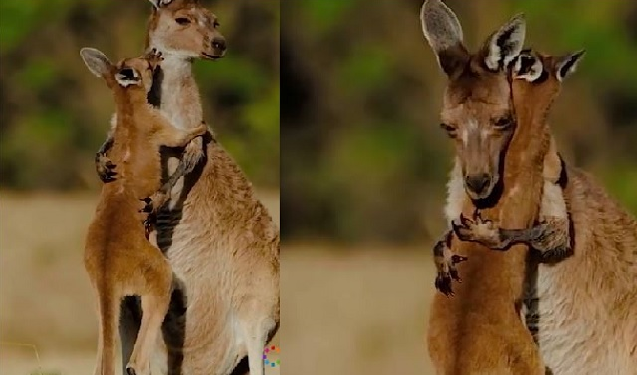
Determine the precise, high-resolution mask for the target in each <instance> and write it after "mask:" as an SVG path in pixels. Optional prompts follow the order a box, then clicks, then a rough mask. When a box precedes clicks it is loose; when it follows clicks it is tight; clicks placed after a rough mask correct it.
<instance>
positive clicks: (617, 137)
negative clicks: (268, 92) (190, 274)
mask: <svg viewBox="0 0 637 375" xmlns="http://www.w3.org/2000/svg"><path fill="white" fill-rule="evenodd" d="M422 2H423V1H422V0H376V1H366V0H342V1H322V0H306V1H285V2H283V3H282V22H283V24H282V28H281V33H282V34H281V51H282V52H281V61H282V69H281V74H282V75H281V80H282V85H283V91H282V97H281V101H282V111H283V112H282V122H281V129H282V144H283V148H282V152H283V156H282V161H281V162H282V170H283V171H284V173H283V174H282V177H281V184H282V189H283V194H282V196H283V197H284V199H283V201H282V208H281V209H282V211H283V216H284V217H292V218H294V220H291V221H290V222H289V223H288V222H286V225H285V228H284V231H283V234H284V235H285V236H286V238H289V239H303V238H330V239H334V240H337V241H339V242H341V243H361V242H373V243H384V244H388V245H392V244H397V243H399V244H413V243H422V242H423V241H427V240H428V239H430V238H432V237H435V236H436V235H437V234H438V233H440V231H441V230H442V228H443V226H444V225H445V223H444V222H443V221H442V219H441V218H442V215H441V209H442V202H443V199H444V194H445V187H444V184H445V181H446V179H447V174H448V171H449V170H450V166H451V155H452V152H453V149H452V143H451V142H450V141H449V140H448V139H447V136H446V134H445V133H444V131H442V130H441V129H440V127H439V126H438V124H439V123H440V120H439V111H440V108H441V101H442V93H443V90H444V84H445V81H446V77H445V76H444V75H443V74H442V72H441V70H440V69H439V67H438V66H437V63H436V59H435V56H434V54H433V53H432V51H431V48H430V47H429V45H428V44H427V42H426V40H425V38H424V37H423V35H422V31H421V26H420V21H419V16H418V15H419V10H420V6H421V5H422ZM446 3H447V4H448V5H449V6H450V7H451V8H452V9H453V10H454V11H455V12H456V13H457V14H458V17H459V19H460V22H461V23H462V26H463V29H464V36H465V41H466V44H467V46H468V47H469V49H470V50H472V51H476V50H477V49H478V47H479V46H480V45H481V43H482V42H483V41H484V40H485V39H486V38H487V36H488V35H489V34H490V33H491V32H493V31H495V30H497V28H499V27H500V26H501V25H502V24H504V22H506V21H507V20H508V19H509V18H510V17H512V16H513V14H515V13H518V12H524V13H525V14H526V16H527V34H526V35H527V38H526V45H527V46H532V47H534V48H536V49H538V50H540V51H543V52H545V53H549V54H565V53H567V52H571V51H576V50H579V49H581V48H585V49H586V50H587V51H588V53H587V54H586V56H585V57H584V59H583V60H582V61H581V63H580V64H579V67H578V71H577V72H576V73H575V74H574V75H573V76H572V77H571V78H569V79H568V80H567V81H566V82H565V83H564V87H563V90H562V93H561V96H560V97H559V98H558V99H557V101H556V102H555V104H554V107H553V111H552V113H551V116H550V122H551V126H552V129H553V131H554V134H555V136H556V138H557V141H558V146H559V149H560V151H561V153H562V154H563V155H564V157H565V159H566V160H567V162H569V163H571V164H573V165H576V166H579V167H583V168H585V169H586V170H588V171H590V172H591V173H593V174H594V175H595V176H596V177H597V178H598V179H599V180H600V181H601V182H602V184H603V185H604V186H605V187H606V188H607V190H608V191H609V192H610V193H611V195H612V196H614V197H615V198H617V199H618V200H619V201H621V202H622V203H623V204H624V205H625V206H626V207H627V208H628V209H629V210H630V211H631V212H633V213H637V194H636V193H635V191H637V148H636V147H635V144H636V143H637V110H636V108H637V105H636V103H637V70H635V69H634V67H635V66H637V2H632V1H625V0H607V1H606V0H605V1H589V0H565V1H554V0H506V1H505V0H471V1H464V0H448V1H446Z"/></svg>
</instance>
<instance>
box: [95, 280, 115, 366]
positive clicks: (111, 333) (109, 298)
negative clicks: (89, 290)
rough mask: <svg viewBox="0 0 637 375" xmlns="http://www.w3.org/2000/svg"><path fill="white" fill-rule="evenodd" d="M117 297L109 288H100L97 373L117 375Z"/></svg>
mask: <svg viewBox="0 0 637 375" xmlns="http://www.w3.org/2000/svg"><path fill="white" fill-rule="evenodd" d="M116 300H117V298H116V297H115V296H114V295H113V294H112V293H111V291H108V290H98V302H97V304H98V311H99V314H98V316H99V323H100V332H99V339H98V347H97V364H96V367H95V375H115V346H116V344H117V343H116V340H117V336H116V331H115V330H116V329H117V328H116V327H117V322H118V320H119V304H118V303H116V302H118V301H116Z"/></svg>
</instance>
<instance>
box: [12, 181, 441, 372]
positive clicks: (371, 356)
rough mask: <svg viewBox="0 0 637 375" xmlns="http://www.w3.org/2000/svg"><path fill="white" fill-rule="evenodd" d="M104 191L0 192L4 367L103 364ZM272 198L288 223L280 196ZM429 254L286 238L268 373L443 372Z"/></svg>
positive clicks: (80, 368)
mask: <svg viewBox="0 0 637 375" xmlns="http://www.w3.org/2000/svg"><path fill="white" fill-rule="evenodd" d="M96 196H97V194H94V193H87V194H82V195H77V194H74V195H42V194H39V195H17V194H11V193H7V192H2V193H0V375H23V374H24V375H30V374H39V373H40V370H39V367H40V366H41V369H42V372H41V373H42V374H43V375H44V374H46V375H53V374H60V375H86V374H90V373H92V372H93V367H94V361H95V349H96V345H97V320H96V317H95V312H94V310H93V296H92V294H91V291H90V288H89V282H88V278H87V276H86V274H85V272H84V267H83V265H82V252H83V242H84V236H85V233H86V228H87V226H88V222H89V220H90V218H91V217H92V215H93V211H94V207H95V198H96ZM262 199H263V201H264V203H265V204H266V206H268V208H269V209H270V211H271V213H272V215H273V216H274V217H275V219H276V220H277V222H279V205H278V195H277V194H263V195H262ZM429 259H430V258H429V255H428V251H423V249H390V248H375V249H370V248H359V249H335V248H333V247H332V246H329V245H326V246H322V245H317V244H313V245H308V244H295V245H284V246H282V263H281V267H282V269H281V277H282V278H281V315H282V317H281V329H280V331H279V333H278V334H277V337H275V340H274V342H273V343H274V344H276V345H279V346H280V348H281V349H280V357H279V358H280V361H281V365H280V366H279V367H276V368H268V369H267V370H266V375H276V374H280V373H281V368H283V370H282V371H283V373H284V374H295V375H301V374H302V375H314V374H317V375H318V374H320V375H325V374H353V375H358V374H360V375H376V374H378V375H380V374H383V375H384V374H404V375H410V374H414V375H415V374H419V375H423V374H424V375H426V374H433V371H432V370H431V367H430V363H429V360H428V358H427V355H426V349H425V345H424V339H423V337H424V332H425V329H426V322H427V319H426V317H427V313H428V310H429V308H428V303H429V301H430V299H431V295H432V294H433V287H432V281H433V269H432V267H431V266H430V262H429ZM34 348H35V349H37V353H38V355H39V361H38V359H37V358H36V354H35V352H34ZM275 358H276V357H275Z"/></svg>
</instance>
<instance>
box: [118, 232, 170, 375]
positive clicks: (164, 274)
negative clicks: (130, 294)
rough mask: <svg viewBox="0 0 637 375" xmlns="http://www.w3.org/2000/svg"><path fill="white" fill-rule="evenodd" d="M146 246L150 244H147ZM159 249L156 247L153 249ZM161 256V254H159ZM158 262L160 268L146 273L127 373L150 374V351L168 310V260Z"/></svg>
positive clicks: (130, 374) (135, 374)
mask: <svg viewBox="0 0 637 375" xmlns="http://www.w3.org/2000/svg"><path fill="white" fill-rule="evenodd" d="M148 246H151V245H150V244H148ZM155 250H156V251H159V250H158V249H155ZM159 256H161V255H159ZM162 260H163V261H164V262H161V263H158V265H160V266H159V267H160V269H157V270H156V271H155V272H152V274H150V275H147V276H146V277H147V280H148V281H147V283H149V282H152V285H149V287H148V288H147V289H148V293H146V294H144V295H142V296H141V300H142V324H141V327H140V329H139V334H138V335H137V340H136V341H135V346H134V348H133V353H132V354H131V357H130V361H129V362H128V365H127V366H126V371H127V373H128V375H150V353H151V350H152V348H153V347H154V345H155V342H156V340H157V336H158V335H159V333H160V332H161V325H162V322H163V321H164V317H165V316H166V312H167V311H168V305H169V304H170V294H171V288H172V272H171V270H170V265H169V264H168V261H167V260H165V259H163V257H162Z"/></svg>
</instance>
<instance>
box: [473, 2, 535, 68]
mask: <svg viewBox="0 0 637 375" xmlns="http://www.w3.org/2000/svg"><path fill="white" fill-rule="evenodd" d="M525 36H526V20H525V19H524V14H522V13H520V14H518V15H516V16H514V17H513V18H511V19H510V20H509V22H507V23H506V24H504V26H502V27H501V28H500V30H498V31H496V32H495V33H494V34H493V35H492V36H491V37H490V38H489V39H488V40H487V42H486V44H485V46H484V47H483V55H484V63H485V65H486V66H487V68H489V69H490V70H492V71H494V72H497V71H499V70H501V69H503V68H505V67H507V66H508V65H509V63H510V62H511V61H513V59H514V58H515V56H517V55H518V54H519V53H520V51H522V46H523V45H524V37H525Z"/></svg>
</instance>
